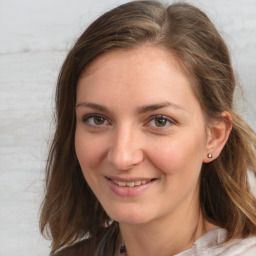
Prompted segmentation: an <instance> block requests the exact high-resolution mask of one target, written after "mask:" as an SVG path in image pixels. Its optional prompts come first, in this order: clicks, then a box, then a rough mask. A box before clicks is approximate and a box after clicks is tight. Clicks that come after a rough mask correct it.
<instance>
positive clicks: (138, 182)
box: [112, 180, 150, 187]
mask: <svg viewBox="0 0 256 256" xmlns="http://www.w3.org/2000/svg"><path fill="white" fill-rule="evenodd" d="M112 181H113V182H114V183H115V184H117V185H118V186H120V187H135V186H140V185H144V184H146V183H147V182H149V181H150V180H136V181H128V182H124V181H117V180H112Z"/></svg>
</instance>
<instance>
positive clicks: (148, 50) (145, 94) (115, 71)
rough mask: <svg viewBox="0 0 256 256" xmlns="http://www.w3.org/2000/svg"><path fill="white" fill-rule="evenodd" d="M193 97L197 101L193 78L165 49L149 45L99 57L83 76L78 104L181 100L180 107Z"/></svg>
mask: <svg viewBox="0 0 256 256" xmlns="http://www.w3.org/2000/svg"><path fill="white" fill-rule="evenodd" d="M189 98H191V99H192V98H193V100H195V97H194V93H193V90H192V88H191V84H190V79H189V78H188V77H187V76H186V75H185V73H184V72H183V70H182V69H181V68H180V65H179V62H178V61H177V58H176V57H175V56H174V55H173V54H171V53H170V52H168V51H167V50H165V49H163V48H160V47H154V46H148V45H144V46H141V47H137V48H134V49H129V50H115V51H112V52H109V53H106V54H103V55H101V56H99V57H98V58H96V59H95V60H94V61H93V62H92V63H91V64H90V65H89V66H88V67H87V68H86V69H85V71H84V72H83V73H82V75H81V76H80V78H79V81H78V87H77V101H81V100H85V99H86V100H88V99H92V100H95V101H101V102H105V103H112V100H116V101H119V103H120V104H125V102H127V101H131V99H132V100H136V102H138V103H141V104H150V103H155V102H156V103H157V102H159V101H161V102H163V101H169V100H172V101H173V103H175V104H176V102H177V101H180V102H179V104H178V105H180V103H182V102H181V101H182V100H183V99H189ZM189 102H190V101H188V102H187V103H189ZM184 104H185V105H186V103H184Z"/></svg>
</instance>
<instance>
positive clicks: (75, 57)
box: [41, 1, 256, 256]
mask: <svg viewBox="0 0 256 256" xmlns="http://www.w3.org/2000/svg"><path fill="white" fill-rule="evenodd" d="M235 86H236V82H235V78H234V73H233V70H232V67H231V62H230V57H229V53H228V49H227V47H226V45H225V43H224V41H223V39H222V38H221V36H220V35H219V33H218V32H217V31H216V29H215V27H214V26H213V24H212V23H211V22H210V20H209V19H208V18H207V16H206V15H205V14H204V13H202V12H201V11H200V10H198V9H197V8H195V7H193V6H191V5H189V4H185V3H176V4H173V5H170V6H168V7H165V6H164V5H162V4H161V3H159V2H156V1H135V2H130V3H127V4H124V5H121V6H119V7H117V8H115V9H113V10H112V11H110V12H107V13H106V14H104V15H103V16H101V17H100V18H98V19H97V20H96V21H95V22H93V23H92V24H91V25H90V26H89V27H88V29H87V30H86V31H85V32H84V33H83V34H82V35H81V37H80V38H79V39H78V41H77V42H76V44H75V45H74V47H73V48H72V49H71V51H70V53H69V54H68V56H67V58H66V60H65V62H64V64H63V67H62V70H61V72H60V75H59V79H58V85H57V92H56V131H55V136H54V139H53V143H52V147H51V150H50V154H49V158H48V165H47V168H46V170H47V176H46V195H45V199H44V202H43V206H42V213H41V231H42V232H43V231H44V230H46V231H47V232H48V235H50V236H51V238H52V253H53V254H56V255H60V256H61V255H69V256H70V255H97V256H98V255H104V256H105V255H111V256H112V255H115V256H116V255H129V256H135V255H136V256H137V255H147V256H151V255H152V256H153V255H161V256H170V255H179V256H184V255H232V256H234V255H256V236H255V235H256V204H255V198H254V197H253V195H252V194H251V192H250V186H249V182H248V178H247V170H249V171H251V172H255V171H256V162H255V146H256V136H255V133H254V132H253V130H252V129H251V128H250V127H249V126H248V125H247V124H246V123H245V122H244V121H243V119H242V118H241V117H239V115H238V114H236V113H235V112H234V110H233V93H234V89H235ZM61 247H65V248H64V249H62V250H59V249H60V248H61ZM58 250H59V251H58ZM57 251H58V252H57Z"/></svg>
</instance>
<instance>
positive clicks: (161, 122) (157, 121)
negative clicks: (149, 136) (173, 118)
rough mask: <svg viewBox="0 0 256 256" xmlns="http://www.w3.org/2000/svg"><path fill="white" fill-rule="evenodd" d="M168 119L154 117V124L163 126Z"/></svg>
mask: <svg viewBox="0 0 256 256" xmlns="http://www.w3.org/2000/svg"><path fill="white" fill-rule="evenodd" d="M167 122H168V120H167V119H166V118H156V119H155V125H156V126H157V127H164V126H166V124H167Z"/></svg>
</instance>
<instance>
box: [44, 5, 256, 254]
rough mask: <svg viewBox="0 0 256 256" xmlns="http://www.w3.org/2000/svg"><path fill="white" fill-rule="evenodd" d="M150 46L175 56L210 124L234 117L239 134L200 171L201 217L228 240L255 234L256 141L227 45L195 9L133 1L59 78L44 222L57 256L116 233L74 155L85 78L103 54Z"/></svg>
mask: <svg viewBox="0 0 256 256" xmlns="http://www.w3.org/2000/svg"><path fill="white" fill-rule="evenodd" d="M146 43H147V44H150V45H153V46H156V47H162V48H164V49H165V50H167V51H170V52H171V53H172V54H175V56H176V57H177V59H178V61H179V63H180V65H181V66H182V68H183V71H184V72H185V73H186V75H188V76H189V78H190V80H191V85H192V87H193V90H194V92H195V94H196V96H197V98H198V101H199V102H200V104H201V107H202V109H203V111H204V113H205V116H206V119H207V120H215V119H219V118H220V114H221V113H222V112H223V111H228V112H230V113H231V116H232V127H233V128H232V131H231V134H230V136H229V139H228V141H227V143H226V145H225V147H224V148H223V150H222V153H221V155H220V156H219V157H218V158H217V159H216V160H214V161H212V162H211V163H207V164H203V166H202V171H201V185H200V203H201V209H202V212H203V214H204V217H205V218H206V219H207V220H209V221H210V222H212V223H214V224H216V225H218V226H220V227H223V228H225V229H227V231H228V238H229V239H232V238H237V237H246V236H248V235H252V234H256V204H255V198H254V197H253V195H252V193H251V191H250V186H249V181H248V176H247V172H248V171H252V172H254V173H255V172H256V160H255V148H256V135H255V133H254V131H253V130H252V129H251V128H250V127H249V125H248V124H247V123H246V122H245V121H244V120H243V119H242V118H241V117H240V116H239V115H238V114H237V113H235V111H234V108H233V95H234V90H235V87H236V81H235V77H234V72H233V69H232V65H231V61H230V56H229V52H228V48H227V46H226V44H225V42H224V41H223V39H222V37H221V36H220V34H219V33H218V31H217V30H216V28H215V27H214V25H213V24H212V22H211V21H210V20H209V18H208V17H207V16H206V15H205V14H204V13H203V12H202V11H200V10H199V9H197V8H196V7H194V6H192V5H190V4H186V3H174V4H172V5H169V6H165V5H164V4H162V3H159V2H157V1H134V2H129V3H126V4H123V5H121V6H119V7H117V8H115V9H113V10H111V11H109V12H107V13H105V14H103V15H102V16H101V17H99V18H98V19H97V20H96V21H94V22H93V23H92V24H91V25H90V26H89V27H88V28H87V29H86V30H85V32H84V33H83V34H82V35H81V36H80V37H79V38H78V40H77V42H76V43H75V44H74V46H73V48H72V49H71V50H70V52H69V53H68V55H67V57H66V59H65V61H64V63H63V66H62V68H61V71H60V74H59V77H58V82H57V88H56V130H55V134H54V138H53V141H52V144H51V148H50V151H49V156H48V161H47V166H46V193H45V198H44V201H43V203H42V209H41V218H40V227H41V232H42V233H43V234H44V235H47V236H48V237H50V239H52V251H53V252H54V251H56V250H57V249H59V248H60V247H62V246H64V245H69V244H72V243H74V242H75V241H76V240H78V239H81V238H82V237H84V236H86V235H87V236H89V237H91V238H92V239H94V240H95V241H96V240H97V239H98V238H99V237H100V236H101V234H102V233H103V232H104V229H105V228H106V227H109V226H110V227H111V225H112V226H113V227H114V226H115V223H112V222H111V221H110V218H109V216H107V214H106V212H105V211H104V209H103V208H102V206H101V205H100V204H99V202H98V200H97V198H96V197H95V196H94V194H93V192H92V191H91V189H90V188H89V186H88V184H87V183H86V180H85V179H84V177H83V174H82V171H81V168H80V166H79V163H78V160H77V157H76V153H75V147H74V134H75V129H76V114H75V104H76V87H77V82H78V79H79V76H80V75H81V73H82V72H83V71H84V70H85V69H86V68H87V67H88V65H90V63H92V62H93V61H94V60H95V58H97V57H98V56H99V55H101V54H104V53H106V52H110V51H115V50H116V49H132V48H135V47H137V46H140V45H143V44H146Z"/></svg>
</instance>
